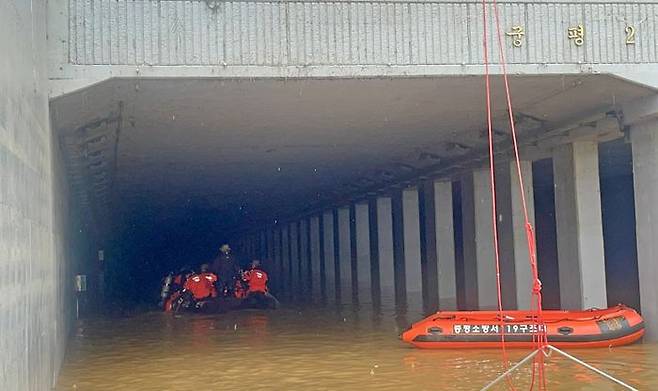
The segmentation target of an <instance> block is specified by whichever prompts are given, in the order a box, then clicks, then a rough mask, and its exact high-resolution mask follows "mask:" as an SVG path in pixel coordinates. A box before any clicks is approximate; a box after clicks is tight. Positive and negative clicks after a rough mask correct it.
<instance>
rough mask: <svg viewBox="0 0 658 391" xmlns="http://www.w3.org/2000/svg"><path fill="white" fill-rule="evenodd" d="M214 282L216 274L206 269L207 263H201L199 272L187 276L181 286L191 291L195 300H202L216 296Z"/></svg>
mask: <svg viewBox="0 0 658 391" xmlns="http://www.w3.org/2000/svg"><path fill="white" fill-rule="evenodd" d="M216 282H217V275H216V274H214V273H211V272H209V271H208V265H202V266H201V273H199V274H193V275H191V276H190V277H188V278H187V280H185V285H183V288H185V290H187V291H189V292H190V293H192V296H194V299H195V300H203V299H206V298H209V297H217V289H216V288H215V283H216Z"/></svg>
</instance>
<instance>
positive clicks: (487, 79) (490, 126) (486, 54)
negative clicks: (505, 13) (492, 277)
mask: <svg viewBox="0 0 658 391" xmlns="http://www.w3.org/2000/svg"><path fill="white" fill-rule="evenodd" d="M482 20H483V28H482V30H483V39H482V45H483V47H484V75H485V77H484V80H485V89H486V101H487V136H488V141H489V182H490V184H491V186H490V187H491V226H492V229H493V242H494V243H493V244H494V254H495V260H496V291H497V294H498V322H499V323H498V324H499V327H500V342H501V347H502V354H503V365H504V370H505V371H507V370H508V368H509V358H508V356H507V349H506V346H505V319H504V314H503V295H502V289H501V284H500V246H499V243H498V210H497V207H496V175H495V169H494V148H493V120H492V114H491V76H490V72H489V41H488V37H487V35H488V34H487V3H486V0H482ZM506 380H507V384H508V386H509V387H510V388H511V389H512V390H514V384H513V383H512V379H511V378H510V377H509V376H507V377H506Z"/></svg>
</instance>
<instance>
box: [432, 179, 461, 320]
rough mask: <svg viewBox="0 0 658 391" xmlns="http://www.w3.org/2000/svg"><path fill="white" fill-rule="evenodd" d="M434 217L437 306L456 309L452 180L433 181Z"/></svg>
mask: <svg viewBox="0 0 658 391" xmlns="http://www.w3.org/2000/svg"><path fill="white" fill-rule="evenodd" d="M434 208H435V210H434V212H435V215H434V219H435V225H436V245H437V246H438V250H437V255H438V267H437V269H438V273H439V280H438V283H439V308H441V309H444V310H455V309H457V279H456V277H455V228H454V221H453V210H452V182H449V181H447V182H434Z"/></svg>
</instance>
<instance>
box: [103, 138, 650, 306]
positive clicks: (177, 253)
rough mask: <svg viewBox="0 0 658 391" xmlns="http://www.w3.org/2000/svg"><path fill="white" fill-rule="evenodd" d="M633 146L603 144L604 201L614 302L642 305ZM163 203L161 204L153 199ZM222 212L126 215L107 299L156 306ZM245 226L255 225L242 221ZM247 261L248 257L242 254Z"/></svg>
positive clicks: (540, 225)
mask: <svg viewBox="0 0 658 391" xmlns="http://www.w3.org/2000/svg"><path fill="white" fill-rule="evenodd" d="M630 159H631V155H630V147H629V145H628V144H626V143H624V142H623V141H620V140H617V141H614V142H609V143H603V144H601V145H600V170H601V198H602V213H603V223H604V237H605V265H606V277H607V284H608V285H607V291H608V303H609V304H610V305H614V304H617V303H625V304H627V305H630V306H635V307H638V306H639V294H638V292H639V287H638V277H637V254H636V248H635V241H634V235H635V233H634V230H635V219H634V216H635V214H634V204H633V180H632V164H631V160H630ZM552 170H553V169H552V161H551V159H543V160H539V161H536V162H535V163H534V165H533V173H534V175H533V178H534V187H535V193H534V194H535V199H534V201H535V218H536V230H537V236H538V237H539V238H541V240H539V241H538V257H539V267H540V278H541V279H542V283H543V288H544V290H543V292H544V295H543V297H544V305H545V307H546V308H556V309H557V308H560V293H559V281H558V273H557V270H558V269H557V268H558V264H557V244H556V233H555V230H556V228H555V217H554V198H553V173H552ZM155 203H157V202H155ZM453 204H454V227H455V230H454V232H455V251H456V257H455V258H456V278H457V294H458V305H461V304H462V303H463V300H464V299H463V294H464V293H463V292H464V275H463V267H461V265H462V264H463V238H462V231H461V225H462V223H461V202H460V186H459V181H456V182H454V183H453ZM223 218H224V216H222V215H218V214H217V212H216V211H215V210H213V209H209V208H207V207H204V206H203V205H202V203H201V205H200V203H199V202H198V200H195V199H189V200H188V201H187V202H184V203H181V204H180V205H178V206H177V207H176V208H175V209H171V210H166V211H162V210H158V209H156V208H153V207H152V206H151V205H150V204H149V203H146V204H144V205H143V206H142V207H141V208H139V212H138V213H134V214H132V215H130V216H127V217H126V218H125V220H123V221H124V223H123V224H122V225H121V227H120V229H117V230H116V231H114V232H112V236H111V239H110V240H109V241H108V242H107V247H106V249H105V252H106V253H107V254H108V256H107V260H106V265H105V272H106V275H105V284H106V285H105V299H106V300H107V302H108V303H109V304H108V305H110V306H114V307H118V308H124V309H125V308H132V307H135V306H142V307H144V306H153V305H154V303H155V302H156V300H157V295H158V293H159V289H160V281H161V277H162V276H163V275H165V274H166V273H167V272H169V271H175V270H178V269H179V268H181V267H183V266H191V267H194V268H198V266H199V265H200V264H202V263H206V262H209V261H210V260H212V259H213V257H215V256H216V255H217V251H218V248H219V246H220V245H221V244H222V243H225V242H226V243H231V240H232V239H233V238H234V236H232V235H231V234H232V232H231V231H228V230H227V229H226V228H225V225H223V224H220V223H218V221H219V220H222V219H223ZM241 228H243V229H247V230H248V229H257V228H259V227H258V226H257V225H254V226H248V225H247V226H242V227H241ZM237 256H238V259H239V261H240V263H241V264H242V265H243V266H245V265H247V264H248V262H249V261H250V260H249V259H247V258H245V257H244V256H242V255H241V254H237Z"/></svg>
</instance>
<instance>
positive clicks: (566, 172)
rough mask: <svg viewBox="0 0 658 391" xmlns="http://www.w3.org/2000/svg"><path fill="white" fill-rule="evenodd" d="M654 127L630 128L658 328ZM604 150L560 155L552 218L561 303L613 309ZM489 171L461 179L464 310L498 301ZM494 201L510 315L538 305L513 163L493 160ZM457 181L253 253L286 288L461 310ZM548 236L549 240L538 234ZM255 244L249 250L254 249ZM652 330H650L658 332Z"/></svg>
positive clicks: (404, 193) (268, 235)
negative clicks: (416, 298) (418, 300)
mask: <svg viewBox="0 0 658 391" xmlns="http://www.w3.org/2000/svg"><path fill="white" fill-rule="evenodd" d="M656 131H658V126H656V125H655V124H649V125H646V124H645V125H642V126H635V127H634V128H633V130H632V147H633V164H634V182H635V194H636V196H635V204H636V215H637V216H636V220H637V246H638V258H639V259H638V264H639V270H640V290H641V295H642V298H641V303H642V313H643V315H644V316H645V319H647V323H649V324H652V325H653V327H654V328H658V309H657V307H658V306H656V305H655V303H656V302H657V301H658V288H656V286H657V284H655V281H656V280H658V266H657V261H656V260H655V258H654V255H655V254H658V248H657V247H656V246H657V245H656V244H655V243H656V242H657V240H656V239H658V238H657V237H656V236H657V235H656V232H658V223H656V221H658V216H656V218H655V219H654V218H653V217H654V216H653V215H654V214H656V213H657V212H655V208H654V205H656V204H657V203H658V170H657V168H658V136H656ZM520 170H521V172H522V174H523V178H524V188H523V191H524V195H525V199H526V201H527V207H528V209H527V213H528V217H529V219H530V221H531V223H533V224H534V196H533V186H532V183H533V178H532V163H531V162H529V161H524V162H522V164H521V167H520ZM598 170H599V162H598V145H597V143H596V142H595V141H579V142H574V143H571V144H567V145H562V146H559V147H557V148H555V150H554V154H553V171H554V185H555V218H556V229H557V248H558V266H559V285H560V300H561V306H562V308H568V309H582V308H591V307H606V306H607V299H606V276H605V263H604V262H605V256H604V247H603V229H602V215H601V198H600V184H599V172H598ZM489 176H490V174H489V170H488V169H477V170H473V171H472V172H470V173H468V174H467V175H465V176H463V177H462V178H461V180H460V182H461V197H462V198H461V215H462V220H461V223H462V231H463V232H462V235H463V275H464V279H463V289H464V301H463V303H462V306H461V307H462V309H491V308H495V307H496V306H497V287H496V277H495V276H496V270H495V262H494V261H493V260H494V246H493V234H494V232H493V229H492V218H494V216H493V211H492V204H491V197H492V192H491V188H490V184H489V183H490V182H489V180H490V178H489ZM496 185H497V187H496V197H497V199H496V206H497V209H498V213H497V216H495V218H496V219H497V223H498V236H499V239H500V268H501V274H500V275H501V285H502V289H503V305H504V307H505V308H519V309H526V308H529V307H530V299H531V297H530V294H529V292H530V288H531V284H532V281H531V271H530V266H529V263H528V247H527V242H526V233H525V224H524V210H523V208H522V207H521V205H522V204H521V202H520V200H521V192H520V187H519V179H518V174H517V167H516V164H512V163H509V162H505V163H497V172H496ZM452 186H453V184H452V182H444V181H434V180H426V181H424V182H421V183H420V184H419V185H418V186H417V187H413V188H407V189H399V190H394V191H392V192H391V194H390V195H386V196H378V197H374V198H371V199H369V200H367V201H363V202H358V203H355V204H353V205H348V206H345V207H341V208H337V209H332V210H327V211H325V212H323V213H319V214H317V215H314V216H311V217H308V218H305V219H302V220H300V221H298V222H293V223H288V224H277V225H276V226H275V227H273V228H271V229H268V230H267V231H266V232H261V233H258V234H256V235H252V236H251V237H249V238H247V240H246V242H247V243H248V244H247V245H246V246H245V248H247V249H249V250H250V252H251V254H252V255H253V256H254V257H255V256H258V257H260V258H264V259H269V260H271V265H270V268H271V270H272V272H273V276H274V277H273V284H274V285H275V286H276V289H278V290H279V291H281V292H283V291H287V292H290V294H291V295H298V296H299V297H304V296H311V297H316V298H322V299H324V300H326V301H329V302H336V301H337V302H350V301H352V300H353V299H355V298H358V299H359V300H360V301H362V302H364V301H366V302H367V301H370V300H373V301H374V302H377V301H379V300H381V298H382V296H386V295H387V294H390V295H392V296H393V297H394V298H395V301H396V302H397V303H398V304H402V303H406V302H407V300H408V298H409V297H410V296H412V295H420V294H422V298H423V302H424V303H425V305H426V309H436V308H442V309H451V308H456V306H457V285H458V284H457V282H456V277H455V274H456V273H455V235H454V234H455V233H454V225H453V213H454V211H453V199H452V198H453V190H452ZM539 240H541V238H540V239H539ZM249 243H250V244H249ZM654 333H655V332H654V331H651V330H650V331H649V335H652V334H654Z"/></svg>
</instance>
